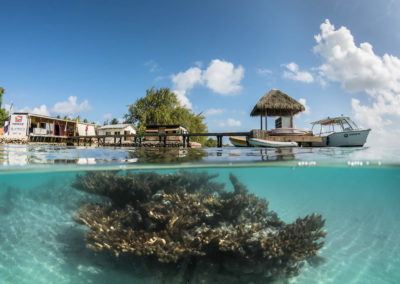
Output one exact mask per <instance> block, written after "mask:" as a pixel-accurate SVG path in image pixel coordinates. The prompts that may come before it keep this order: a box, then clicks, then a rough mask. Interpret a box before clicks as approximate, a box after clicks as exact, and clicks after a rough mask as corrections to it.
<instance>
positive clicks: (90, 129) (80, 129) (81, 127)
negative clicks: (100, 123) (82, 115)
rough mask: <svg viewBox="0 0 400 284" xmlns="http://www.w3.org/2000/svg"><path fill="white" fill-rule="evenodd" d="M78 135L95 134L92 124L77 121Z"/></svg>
mask: <svg viewBox="0 0 400 284" xmlns="http://www.w3.org/2000/svg"><path fill="white" fill-rule="evenodd" d="M86 125H87V126H88V131H87V133H86ZM78 135H79V136H94V135H96V131H95V128H94V125H91V124H84V123H78Z"/></svg>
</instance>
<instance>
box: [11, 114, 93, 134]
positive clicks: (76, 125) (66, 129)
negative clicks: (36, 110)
mask: <svg viewBox="0 0 400 284" xmlns="http://www.w3.org/2000/svg"><path fill="white" fill-rule="evenodd" d="M95 127H96V125H95V124H91V123H84V122H77V121H74V120H65V119H61V118H55V117H50V116H46V115H40V114H33V113H26V112H15V113H13V114H12V115H10V117H9V119H8V123H7V132H6V133H5V134H7V135H10V136H29V137H34V136H41V137H70V136H92V135H96V131H95Z"/></svg>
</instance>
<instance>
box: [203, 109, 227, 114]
mask: <svg viewBox="0 0 400 284" xmlns="http://www.w3.org/2000/svg"><path fill="white" fill-rule="evenodd" d="M223 112H224V110H223V109H220V108H210V109H208V110H207V111H206V112H205V113H204V114H205V115H219V114H222V113H223Z"/></svg>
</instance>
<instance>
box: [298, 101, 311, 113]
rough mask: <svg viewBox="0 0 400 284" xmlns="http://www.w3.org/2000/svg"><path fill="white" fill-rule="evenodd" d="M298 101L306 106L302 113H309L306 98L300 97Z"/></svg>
mask: <svg viewBox="0 0 400 284" xmlns="http://www.w3.org/2000/svg"><path fill="white" fill-rule="evenodd" d="M299 103H301V104H302V105H303V106H304V107H305V108H306V110H305V111H303V112H302V113H304V114H310V113H311V111H310V107H309V106H308V105H307V100H306V99H304V98H300V99H299Z"/></svg>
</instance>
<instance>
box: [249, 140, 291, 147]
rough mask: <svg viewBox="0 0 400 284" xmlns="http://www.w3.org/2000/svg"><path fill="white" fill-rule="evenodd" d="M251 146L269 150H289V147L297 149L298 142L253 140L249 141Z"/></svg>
mask: <svg viewBox="0 0 400 284" xmlns="http://www.w3.org/2000/svg"><path fill="white" fill-rule="evenodd" d="M249 144H250V146H253V147H267V148H287V147H297V146H298V144H297V143H296V142H280V141H271V140H263V139H256V138H251V139H249Z"/></svg>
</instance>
